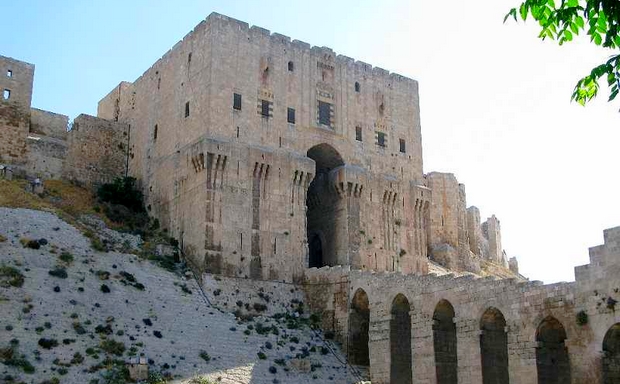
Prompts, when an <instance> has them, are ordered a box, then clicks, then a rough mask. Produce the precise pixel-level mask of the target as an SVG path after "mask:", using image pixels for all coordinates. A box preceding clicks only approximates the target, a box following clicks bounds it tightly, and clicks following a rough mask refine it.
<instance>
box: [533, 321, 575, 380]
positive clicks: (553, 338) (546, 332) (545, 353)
mask: <svg viewBox="0 0 620 384" xmlns="http://www.w3.org/2000/svg"><path fill="white" fill-rule="evenodd" d="M564 340H566V331H565V330H564V326H563V325H562V323H560V322H559V321H558V320H557V319H556V318H554V317H551V316H549V317H547V318H545V319H544V320H543V321H542V322H541V323H540V325H539V326H538V329H537V330H536V341H537V342H538V346H537V348H536V370H537V372H538V384H564V383H570V363H569V359H568V351H567V350H566V346H565V345H564Z"/></svg>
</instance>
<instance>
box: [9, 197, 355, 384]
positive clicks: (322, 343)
mask: <svg viewBox="0 0 620 384" xmlns="http://www.w3.org/2000/svg"><path fill="white" fill-rule="evenodd" d="M106 234H107V237H109V236H110V233H109V232H107V231H106ZM89 235H90V236H91V238H88V237H85V236H84V234H83V233H82V232H80V231H79V230H78V229H76V228H75V227H73V226H71V225H69V224H67V223H66V222H64V221H62V220H61V219H59V218H58V217H57V216H55V215H54V214H52V213H48V212H43V211H35V210H28V209H9V208H0V268H1V269H0V362H2V363H3V364H2V365H0V383H36V384H41V383H48V384H52V383H90V384H94V383H99V384H104V383H124V382H127V381H128V380H127V379H126V376H125V375H126V373H127V372H126V368H127V366H126V364H125V363H126V362H128V361H134V360H135V359H138V358H139V357H140V356H142V358H143V360H144V361H145V362H146V363H147V365H148V367H149V372H150V377H149V379H148V380H146V381H144V382H148V383H198V384H201V383H202V384H206V383H329V382H334V383H354V382H357V381H358V378H357V375H356V374H355V373H354V372H352V371H351V370H350V369H349V368H348V367H347V366H346V364H345V363H344V362H345V357H344V356H343V355H342V353H341V352H340V351H339V349H338V346H337V345H336V344H335V343H333V342H331V341H329V340H325V336H329V335H323V334H322V333H321V332H320V331H319V330H316V329H313V328H314V326H313V320H314V319H310V318H307V317H306V315H307V314H304V313H303V295H302V294H301V292H299V291H296V290H295V288H294V287H292V288H291V291H290V292H288V293H286V294H285V293H282V292H280V293H274V292H272V291H270V290H269V286H268V283H266V284H267V285H266V286H265V289H264V290H263V291H262V292H261V291H260V290H259V291H258V292H256V291H253V292H250V291H249V288H250V287H249V286H247V287H246V286H244V285H243V283H242V284H241V285H239V286H236V285H233V286H235V288H231V289H232V291H231V290H230V289H229V290H228V291H227V292H226V301H225V303H226V304H225V305H224V303H223V302H222V300H219V301H218V300H217V299H216V297H217V296H219V293H217V289H218V288H215V289H210V288H209V287H216V286H218V284H222V285H226V284H224V283H222V282H219V283H218V281H217V279H212V280H208V281H206V282H205V287H206V291H208V293H207V294H208V296H203V294H202V291H201V290H200V288H199V286H198V284H197V282H196V281H195V280H194V279H193V278H188V277H187V276H186V275H185V273H184V272H185V271H183V270H179V267H178V266H175V265H174V264H173V263H171V262H170V260H165V259H163V258H162V259H155V258H150V259H151V260H149V258H147V257H145V255H144V254H141V256H138V255H135V254H130V253H120V252H115V251H113V252H100V251H95V250H94V249H93V241H92V237H93V236H92V234H89ZM125 243H128V244H129V243H130V244H129V245H130V246H129V248H134V247H138V246H139V242H135V241H133V240H132V241H128V242H125ZM96 248H97V247H96ZM188 275H190V274H188ZM229 285H230V284H229ZM215 293H217V294H215ZM266 295H269V297H268V298H265V296H266ZM209 296H210V299H208V297H209ZM222 297H224V295H223V296H222ZM212 303H213V304H217V305H218V307H219V309H218V308H216V307H214V306H212ZM300 303H302V304H301V305H300ZM300 308H301V310H300ZM166 377H167V379H165V378H166Z"/></svg>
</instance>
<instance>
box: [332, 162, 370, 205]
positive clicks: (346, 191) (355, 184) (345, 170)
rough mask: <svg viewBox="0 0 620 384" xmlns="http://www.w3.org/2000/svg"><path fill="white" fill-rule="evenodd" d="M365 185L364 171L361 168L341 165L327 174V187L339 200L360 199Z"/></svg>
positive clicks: (365, 176)
mask: <svg viewBox="0 0 620 384" xmlns="http://www.w3.org/2000/svg"><path fill="white" fill-rule="evenodd" d="M366 183H367V175H366V171H365V170H364V169H363V168H361V167H356V166H352V165H343V166H340V167H337V168H334V169H333V170H331V171H330V172H329V185H330V187H331V188H332V189H333V190H334V191H336V193H337V194H338V196H340V197H341V198H345V197H356V198H359V197H361V196H362V192H363V190H364V185H366Z"/></svg>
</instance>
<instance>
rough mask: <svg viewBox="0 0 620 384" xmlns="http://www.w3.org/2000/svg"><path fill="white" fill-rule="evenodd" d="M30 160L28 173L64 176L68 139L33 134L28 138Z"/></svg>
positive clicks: (50, 176) (57, 177)
mask: <svg viewBox="0 0 620 384" xmlns="http://www.w3.org/2000/svg"><path fill="white" fill-rule="evenodd" d="M26 144H27V147H28V161H27V163H26V165H25V169H26V173H27V174H28V175H30V176H36V177H40V178H45V179H59V178H61V176H62V173H63V168H64V165H65V158H66V157H67V141H65V140H61V139H57V138H53V137H49V136H38V135H34V134H31V135H29V136H28V139H27V142H26Z"/></svg>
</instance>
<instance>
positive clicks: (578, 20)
mask: <svg viewBox="0 0 620 384" xmlns="http://www.w3.org/2000/svg"><path fill="white" fill-rule="evenodd" d="M575 24H577V26H578V27H579V28H580V29H583V27H584V23H583V17H581V16H577V17H576V18H575Z"/></svg>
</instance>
